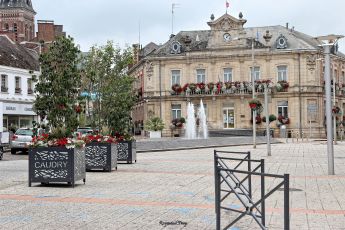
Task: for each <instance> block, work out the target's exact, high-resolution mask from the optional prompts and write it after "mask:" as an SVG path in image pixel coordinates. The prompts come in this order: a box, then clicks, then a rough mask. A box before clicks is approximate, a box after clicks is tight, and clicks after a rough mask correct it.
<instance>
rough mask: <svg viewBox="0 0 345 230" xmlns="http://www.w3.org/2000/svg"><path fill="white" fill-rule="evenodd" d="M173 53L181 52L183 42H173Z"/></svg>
mask: <svg viewBox="0 0 345 230" xmlns="http://www.w3.org/2000/svg"><path fill="white" fill-rule="evenodd" d="M171 53H173V54H179V53H181V44H180V43H179V42H173V43H172V44H171Z"/></svg>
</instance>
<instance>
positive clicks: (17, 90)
mask: <svg viewBox="0 0 345 230" xmlns="http://www.w3.org/2000/svg"><path fill="white" fill-rule="evenodd" d="M14 93H16V94H21V93H22V89H21V88H15V89H14Z"/></svg>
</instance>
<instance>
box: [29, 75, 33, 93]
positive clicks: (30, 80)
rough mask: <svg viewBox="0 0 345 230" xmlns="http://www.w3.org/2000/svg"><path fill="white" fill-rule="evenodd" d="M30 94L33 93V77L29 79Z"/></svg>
mask: <svg viewBox="0 0 345 230" xmlns="http://www.w3.org/2000/svg"><path fill="white" fill-rule="evenodd" d="M28 94H33V90H32V79H31V78H29V79H28Z"/></svg>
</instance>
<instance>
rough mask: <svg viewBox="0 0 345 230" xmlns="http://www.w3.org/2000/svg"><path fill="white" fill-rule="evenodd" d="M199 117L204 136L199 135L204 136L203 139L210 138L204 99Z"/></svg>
mask: <svg viewBox="0 0 345 230" xmlns="http://www.w3.org/2000/svg"><path fill="white" fill-rule="evenodd" d="M198 117H199V129H200V131H201V133H202V136H201V135H200V136H199V137H202V138H203V139H207V138H208V128H207V124H206V112H205V107H204V103H202V100H200V107H199V111H198Z"/></svg>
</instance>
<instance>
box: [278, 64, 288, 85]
mask: <svg viewBox="0 0 345 230" xmlns="http://www.w3.org/2000/svg"><path fill="white" fill-rule="evenodd" d="M277 76H278V81H287V66H286V65H281V66H278V67H277Z"/></svg>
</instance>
